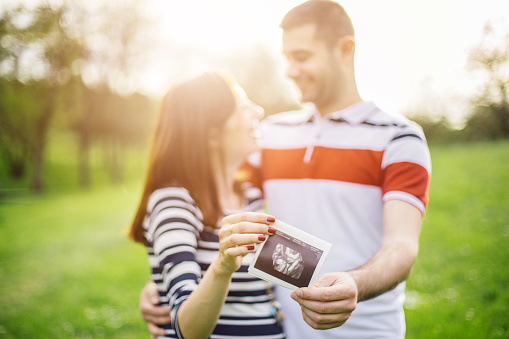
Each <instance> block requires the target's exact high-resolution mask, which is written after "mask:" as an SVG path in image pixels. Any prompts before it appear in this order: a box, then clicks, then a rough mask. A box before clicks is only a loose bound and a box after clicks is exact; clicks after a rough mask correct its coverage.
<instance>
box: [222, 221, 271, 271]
mask: <svg viewBox="0 0 509 339" xmlns="http://www.w3.org/2000/svg"><path fill="white" fill-rule="evenodd" d="M274 221H276V219H275V218H274V217H273V216H270V215H267V214H264V213H255V212H245V213H237V214H232V215H229V216H227V217H224V218H223V220H222V222H221V224H222V226H221V229H220V230H219V255H218V256H217V259H216V260H215V261H214V263H213V265H214V266H215V270H216V272H217V273H220V274H232V273H233V272H235V271H237V270H238V269H239V268H240V265H241V264H242V258H243V257H244V256H245V255H246V254H248V253H249V252H252V251H253V250H254V249H255V244H257V243H261V242H263V241H265V239H266V238H267V236H269V235H272V234H274V233H276V230H275V229H274V228H273V227H272V226H271V225H272V224H273V223H274Z"/></svg>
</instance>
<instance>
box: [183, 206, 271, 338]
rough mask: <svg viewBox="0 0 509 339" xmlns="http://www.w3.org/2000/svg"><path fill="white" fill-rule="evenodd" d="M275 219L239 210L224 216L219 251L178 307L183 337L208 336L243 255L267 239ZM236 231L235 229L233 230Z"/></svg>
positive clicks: (220, 231) (214, 324)
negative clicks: (237, 212) (195, 285)
mask: <svg viewBox="0 0 509 339" xmlns="http://www.w3.org/2000/svg"><path fill="white" fill-rule="evenodd" d="M271 220H274V218H272V217H270V216H268V215H266V214H262V213H251V212H248V213H239V214H234V215H231V216H228V217H226V218H224V219H223V221H222V227H221V229H220V230H219V253H218V256H217V257H216V259H215V260H214V261H213V262H212V264H211V265H210V266H209V268H208V269H207V271H206V272H205V274H204V276H203V278H202V280H201V281H200V283H199V284H198V286H197V287H196V288H195V290H194V291H193V292H192V293H191V294H190V295H189V297H188V298H187V300H186V301H185V302H184V303H183V304H182V306H181V307H180V309H179V310H178V315H177V320H178V325H176V326H175V327H176V330H177V331H179V332H180V335H182V337H184V338H208V337H209V335H210V333H211V332H212V331H213V329H214V328H215V326H216V322H217V319H218V318H219V314H220V311H221V308H222V307H223V304H224V301H225V299H226V296H227V294H228V288H229V286H230V281H231V277H232V274H233V272H235V271H237V270H238V269H239V268H240V265H241V264H242V257H244V256H245V255H246V254H248V253H249V252H251V251H252V250H253V249H254V244H255V243H260V242H263V241H264V240H265V237H266V236H267V235H270V234H273V232H270V233H269V227H268V226H269V225H270V224H271V223H272V221H271ZM232 230H233V231H232Z"/></svg>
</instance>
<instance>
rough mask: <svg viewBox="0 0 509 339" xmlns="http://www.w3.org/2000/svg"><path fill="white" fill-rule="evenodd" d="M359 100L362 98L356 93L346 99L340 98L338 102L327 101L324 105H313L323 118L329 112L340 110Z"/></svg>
mask: <svg viewBox="0 0 509 339" xmlns="http://www.w3.org/2000/svg"><path fill="white" fill-rule="evenodd" d="M361 101H362V98H361V97H360V95H359V94H357V95H355V96H351V97H349V98H348V99H347V100H342V101H339V102H334V103H329V104H325V105H315V107H316V109H317V111H318V113H320V115H321V116H322V118H323V117H325V116H326V115H328V114H330V113H333V112H338V111H341V110H343V109H345V108H347V107H350V106H352V105H354V104H356V103H358V102H361Z"/></svg>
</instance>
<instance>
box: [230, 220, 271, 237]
mask: <svg viewBox="0 0 509 339" xmlns="http://www.w3.org/2000/svg"><path fill="white" fill-rule="evenodd" d="M227 229H228V230H229V231H230V233H232V232H233V233H241V234H246V233H259V234H268V235H270V234H274V233H275V232H276V229H275V228H274V227H272V226H270V225H266V224H263V223H256V222H251V221H242V222H239V223H236V224H233V225H231V226H230V227H228V228H227Z"/></svg>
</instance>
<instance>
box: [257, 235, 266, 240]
mask: <svg viewBox="0 0 509 339" xmlns="http://www.w3.org/2000/svg"><path fill="white" fill-rule="evenodd" d="M265 239H267V237H265V236H264V235H259V236H258V240H260V241H264V240H265Z"/></svg>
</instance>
